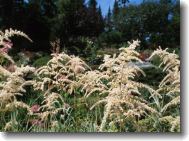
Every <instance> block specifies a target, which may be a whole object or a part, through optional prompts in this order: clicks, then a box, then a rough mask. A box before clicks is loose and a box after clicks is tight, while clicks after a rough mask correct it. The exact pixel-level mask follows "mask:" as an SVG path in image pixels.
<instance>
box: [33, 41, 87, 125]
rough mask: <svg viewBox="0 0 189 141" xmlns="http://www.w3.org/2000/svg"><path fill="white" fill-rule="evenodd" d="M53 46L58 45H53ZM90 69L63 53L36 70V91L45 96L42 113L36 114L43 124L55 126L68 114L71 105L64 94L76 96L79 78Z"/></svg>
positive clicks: (55, 55)
mask: <svg viewBox="0 0 189 141" xmlns="http://www.w3.org/2000/svg"><path fill="white" fill-rule="evenodd" d="M52 45H57V44H56V43H54V44H53V43H52ZM87 69H90V67H89V66H88V65H87V64H86V63H85V62H84V61H83V60H81V59H80V58H79V57H75V56H69V55H67V54H65V53H64V52H62V53H57V49H56V52H54V53H52V59H51V60H49V61H48V63H47V65H46V66H42V67H40V68H39V69H37V70H36V73H35V74H36V77H37V78H36V80H35V82H34V89H35V90H39V91H41V92H42V93H43V94H42V95H43V99H44V101H43V103H41V104H42V105H41V107H40V112H39V113H37V114H35V115H37V116H38V118H39V119H40V120H41V121H43V122H46V123H47V122H48V121H50V122H51V125H53V126H54V125H55V124H54V123H56V122H57V120H56V119H57V116H58V118H59V119H60V118H62V117H64V116H65V114H68V112H69V109H70V105H68V104H67V103H65V102H64V100H63V95H62V93H68V94H70V95H71V94H74V93H75V91H76V90H77V88H79V84H78V82H77V80H78V77H80V76H81V74H82V73H84V72H85V71H86V70H87Z"/></svg>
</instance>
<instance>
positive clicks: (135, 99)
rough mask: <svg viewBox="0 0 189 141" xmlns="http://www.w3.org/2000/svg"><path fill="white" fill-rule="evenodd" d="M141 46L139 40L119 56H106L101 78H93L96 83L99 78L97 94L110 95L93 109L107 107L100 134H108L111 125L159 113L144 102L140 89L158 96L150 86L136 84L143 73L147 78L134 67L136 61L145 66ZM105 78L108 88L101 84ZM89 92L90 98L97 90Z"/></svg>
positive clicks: (122, 49)
mask: <svg viewBox="0 0 189 141" xmlns="http://www.w3.org/2000/svg"><path fill="white" fill-rule="evenodd" d="M137 46H139V41H138V40H137V41H133V43H129V47H128V48H120V51H121V53H120V54H119V55H118V56H116V55H114V56H113V57H111V56H110V55H105V57H104V63H103V64H102V65H100V67H99V69H100V71H101V74H100V75H99V76H98V75H96V77H93V79H95V78H96V80H92V82H93V81H94V82H95V83H96V84H95V85H96V86H97V88H95V90H98V92H99V94H102V93H106V94H104V95H105V96H104V98H103V99H102V100H100V101H97V102H96V103H95V104H94V105H93V106H92V107H91V109H93V108H94V107H95V106H97V105H98V104H100V103H105V109H104V117H103V119H102V122H101V125H100V127H99V131H103V130H104V128H105V127H106V124H107V121H110V123H111V124H112V123H113V124H116V123H122V122H125V121H126V120H127V118H130V117H132V118H134V119H137V118H140V117H141V116H143V115H147V114H148V113H157V111H156V110H155V109H153V108H152V107H150V106H149V105H148V102H147V101H146V100H144V99H143V97H142V95H143V94H142V93H140V91H139V89H141V88H145V89H147V90H148V91H149V92H150V93H151V94H153V95H155V94H157V93H156V92H155V91H154V90H153V89H152V88H150V87H149V86H148V85H144V84H142V83H139V82H136V81H134V78H135V77H136V76H137V75H139V73H142V74H144V72H143V71H142V70H141V69H140V68H139V67H138V66H136V65H134V62H136V61H139V62H142V60H140V59H139V57H138V56H139V54H138V52H137V51H135V48H136V47H137ZM93 75H94V73H93ZM103 77H104V78H105V79H106V81H107V82H108V83H107V84H106V85H105V84H103V83H102V81H99V80H100V79H101V78H103ZM86 80H87V79H86ZM89 84H90V83H89ZM86 85H88V81H86V84H85V85H84V86H86ZM104 85H105V86H104ZM84 88H85V87H84ZM86 88H87V87H86ZM86 91H87V92H88V94H86V95H90V94H91V93H92V92H94V87H91V89H90V91H89V90H88V89H86Z"/></svg>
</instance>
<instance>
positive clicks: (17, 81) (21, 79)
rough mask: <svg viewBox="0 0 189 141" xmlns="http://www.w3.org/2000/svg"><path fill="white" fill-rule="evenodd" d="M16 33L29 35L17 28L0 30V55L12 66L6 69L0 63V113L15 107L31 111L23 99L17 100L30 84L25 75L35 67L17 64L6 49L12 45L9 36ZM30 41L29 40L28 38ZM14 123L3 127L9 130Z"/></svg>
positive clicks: (15, 108) (14, 109) (11, 110)
mask: <svg viewBox="0 0 189 141" xmlns="http://www.w3.org/2000/svg"><path fill="white" fill-rule="evenodd" d="M14 35H18V36H22V37H25V38H27V39H28V40H30V39H29V37H28V36H27V35H26V34H24V33H23V32H20V31H17V30H12V29H10V30H5V33H3V32H0V47H1V48H0V55H1V57H4V58H5V59H7V60H8V61H9V62H10V65H11V66H12V69H11V70H8V69H6V68H5V67H4V66H2V65H0V79H1V82H0V113H1V114H2V113H8V112H9V113H10V112H13V111H16V110H17V109H20V108H23V109H26V110H27V111H28V113H30V112H31V110H30V106H29V105H27V104H26V103H24V102H23V101H20V100H18V98H17V97H18V96H23V95H24V93H25V92H26V90H25V86H28V85H32V82H31V81H30V80H27V76H28V75H29V74H30V73H34V71H35V68H33V67H30V66H21V67H19V66H17V65H16V64H15V62H14V61H13V59H12V58H11V57H10V56H9V55H8V50H9V49H10V48H11V47H12V43H11V40H10V39H9V38H10V37H12V36H14ZM30 41H31V40H30ZM1 118H2V117H1ZM13 123H16V120H14V121H13V120H12V119H11V121H10V122H7V123H6V120H5V122H4V123H2V124H5V126H4V129H5V130H9V129H10V128H11V125H12V124H13Z"/></svg>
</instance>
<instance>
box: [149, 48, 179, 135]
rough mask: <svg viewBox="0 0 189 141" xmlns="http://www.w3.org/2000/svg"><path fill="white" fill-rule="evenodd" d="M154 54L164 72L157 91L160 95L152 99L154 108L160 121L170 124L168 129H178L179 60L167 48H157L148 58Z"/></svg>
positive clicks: (151, 57)
mask: <svg viewBox="0 0 189 141" xmlns="http://www.w3.org/2000/svg"><path fill="white" fill-rule="evenodd" d="M154 56H159V57H160V59H161V60H162V63H161V64H160V65H159V67H160V68H161V67H163V71H164V72H166V76H165V77H164V79H163V80H162V81H161V82H160V84H159V88H158V89H157V93H159V94H160V95H161V97H159V98H158V97H156V98H155V99H154V101H157V102H156V105H155V107H156V109H157V111H158V113H159V116H158V117H156V119H157V118H158V119H159V122H160V123H162V124H163V123H168V124H169V125H170V128H169V131H171V132H174V131H175V130H176V131H180V110H179V108H175V107H179V106H180V60H179V56H178V55H177V54H175V53H174V52H173V53H169V52H168V51H167V49H165V50H162V49H161V48H159V49H157V50H156V51H154V52H153V53H152V55H151V56H150V58H149V59H150V60H152V59H153V57H154ZM170 109H171V110H176V111H174V112H169V110H170Z"/></svg>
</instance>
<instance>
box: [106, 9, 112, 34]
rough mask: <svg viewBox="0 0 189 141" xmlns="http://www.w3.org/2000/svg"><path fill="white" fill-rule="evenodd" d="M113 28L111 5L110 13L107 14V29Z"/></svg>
mask: <svg viewBox="0 0 189 141" xmlns="http://www.w3.org/2000/svg"><path fill="white" fill-rule="evenodd" d="M111 30H112V12H111V9H110V7H109V9H108V13H107V15H106V31H111Z"/></svg>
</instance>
